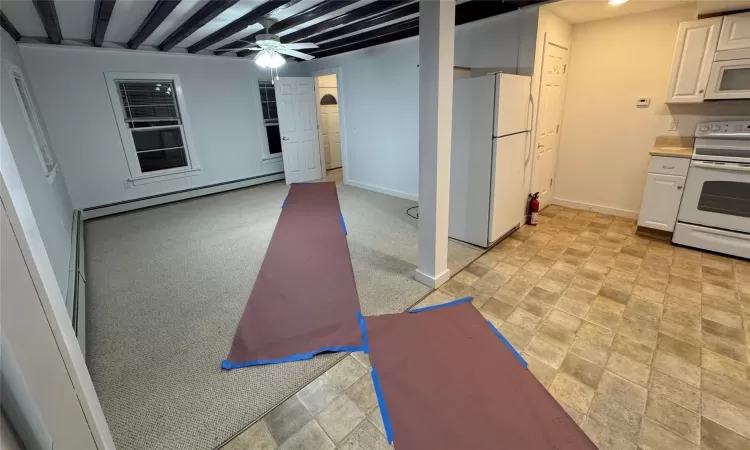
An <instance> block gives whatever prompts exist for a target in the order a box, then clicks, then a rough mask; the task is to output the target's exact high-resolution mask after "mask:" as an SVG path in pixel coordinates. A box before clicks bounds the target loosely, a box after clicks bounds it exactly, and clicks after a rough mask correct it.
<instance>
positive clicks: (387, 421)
mask: <svg viewBox="0 0 750 450" xmlns="http://www.w3.org/2000/svg"><path fill="white" fill-rule="evenodd" d="M371 374H372V384H373V385H374V386H375V397H377V399H378V406H380V415H381V416H383V426H384V427H385V437H386V438H387V439H388V443H389V444H393V428H391V418H390V417H389V416H388V408H387V407H386V405H385V397H383V389H381V388H380V379H379V378H378V371H377V370H375V367H373V368H372V372H371Z"/></svg>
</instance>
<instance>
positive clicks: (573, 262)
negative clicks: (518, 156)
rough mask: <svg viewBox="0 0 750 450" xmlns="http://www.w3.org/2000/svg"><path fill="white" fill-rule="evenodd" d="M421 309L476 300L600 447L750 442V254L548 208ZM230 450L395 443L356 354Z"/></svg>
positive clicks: (712, 449)
mask: <svg viewBox="0 0 750 450" xmlns="http://www.w3.org/2000/svg"><path fill="white" fill-rule="evenodd" d="M539 219H540V220H539V225H538V226H537V227H523V228H521V229H520V230H519V231H517V232H516V233H514V234H513V235H512V236H511V237H510V238H508V239H506V240H504V241H503V242H501V243H500V244H499V245H497V246H496V247H495V248H494V249H492V250H491V251H490V252H488V253H486V254H485V255H483V256H482V257H480V258H479V259H478V260H477V261H475V262H474V263H473V264H471V265H470V266H468V267H467V268H466V269H464V270H463V271H462V272H460V273H458V274H456V275H455V276H454V277H453V278H452V279H451V280H450V281H449V282H448V283H446V284H445V285H443V286H442V287H441V288H440V289H439V290H438V291H435V292H433V293H432V294H430V295H429V296H428V297H427V298H425V299H424V300H423V301H422V303H420V305H419V306H426V305H431V304H439V303H444V302H447V301H450V300H454V299H456V298H460V297H465V296H467V295H471V296H473V297H474V304H475V306H476V307H477V308H479V311H480V312H482V314H484V315H485V316H486V317H487V318H488V319H489V320H491V321H492V322H493V323H494V324H495V325H496V326H497V327H498V329H500V331H501V332H502V333H503V334H504V335H505V336H506V337H507V338H508V340H510V342H511V343H512V344H513V345H514V346H515V347H516V348H517V349H518V350H519V351H520V352H521V353H522V355H523V357H524V358H525V359H526V360H527V361H528V363H529V369H530V370H531V371H532V373H533V374H534V375H535V376H536V377H537V378H538V379H539V381H540V382H541V383H542V384H543V385H544V386H545V387H546V388H547V389H548V390H549V391H550V393H551V394H552V395H553V396H554V397H555V398H556V399H557V400H558V401H559V402H560V404H561V405H562V406H563V407H564V408H565V409H566V410H567V411H568V413H569V414H570V415H571V417H572V418H573V419H574V420H575V421H576V422H577V423H578V424H579V425H581V427H582V428H583V430H584V431H585V432H586V433H587V434H588V435H589V436H590V437H591V439H592V440H593V441H594V442H595V443H596V444H597V446H599V447H600V448H601V449H603V450H604V449H643V450H649V449H654V450H655V449H670V450H672V449H686V450H689V449H699V448H700V449H706V450H719V449H736V450H747V449H750V359H749V358H750V355H749V354H748V342H749V341H750V262H748V261H742V260H737V259H731V258H727V257H723V256H718V255H714V254H709V253H703V252H698V251H695V250H690V249H686V248H681V247H675V246H672V245H671V244H669V243H667V242H661V241H656V240H652V239H647V238H643V237H640V236H636V235H635V223H634V222H633V221H632V220H627V219H622V218H617V217H613V216H605V215H601V214H597V213H592V212H585V211H577V210H570V209H564V208H561V207H557V206H550V207H548V208H546V209H545V210H543V211H542V212H541V213H540V218H539ZM224 448H225V449H232V450H235V449H269V450H270V449H305V450H308V449H309V450H316V449H334V448H340V449H388V448H390V447H389V446H388V445H387V442H386V440H385V436H384V431H383V425H382V420H381V418H380V411H379V409H378V407H377V400H376V398H375V394H374V391H373V388H372V381H371V379H370V376H369V362H368V360H367V357H366V356H365V355H363V354H352V355H350V356H347V357H346V358H345V359H343V360H342V361H341V362H340V363H339V364H337V365H336V366H334V367H333V368H331V369H330V370H329V371H328V372H327V373H325V374H324V375H322V376H321V377H320V378H318V379H317V380H315V381H314V382H313V383H311V384H310V385H308V386H307V387H305V388H304V389H302V390H301V391H300V392H299V393H298V394H297V395H295V396H294V397H292V398H290V399H289V400H287V401H286V402H285V403H283V404H281V405H280V406H278V407H277V408H276V409H274V410H273V411H271V412H270V413H269V414H268V415H266V416H265V417H264V418H263V420H261V421H260V422H258V423H256V424H255V425H253V426H252V427H250V428H249V429H248V430H247V431H245V432H244V433H242V434H241V435H240V436H238V437H237V438H236V439H235V440H233V441H232V442H230V443H229V444H228V445H227V446H225V447H224Z"/></svg>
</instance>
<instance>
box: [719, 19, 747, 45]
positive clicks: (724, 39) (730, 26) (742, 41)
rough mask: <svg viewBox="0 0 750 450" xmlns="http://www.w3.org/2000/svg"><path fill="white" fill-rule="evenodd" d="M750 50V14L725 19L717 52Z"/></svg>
mask: <svg viewBox="0 0 750 450" xmlns="http://www.w3.org/2000/svg"><path fill="white" fill-rule="evenodd" d="M743 48H750V13H742V14H734V15H731V16H725V17H724V23H723V24H722V26H721V34H720V35H719V44H718V45H717V47H716V50H718V51H722V50H738V49H743Z"/></svg>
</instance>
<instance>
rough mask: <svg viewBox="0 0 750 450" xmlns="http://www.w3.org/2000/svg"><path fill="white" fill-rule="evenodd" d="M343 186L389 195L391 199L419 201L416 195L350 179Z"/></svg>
mask: <svg viewBox="0 0 750 450" xmlns="http://www.w3.org/2000/svg"><path fill="white" fill-rule="evenodd" d="M344 184H348V185H349V186H354V187H358V188H362V189H367V190H368V191H373V192H379V193H381V194H385V195H391V196H393V197H398V198H405V199H406V200H413V201H415V202H416V201H419V196H418V195H414V194H408V193H406V192H401V191H397V190H395V189H388V188H384V187H380V186H375V185H374V184H367V183H362V182H359V181H354V180H352V179H351V178H348V179H347V180H345V182H344Z"/></svg>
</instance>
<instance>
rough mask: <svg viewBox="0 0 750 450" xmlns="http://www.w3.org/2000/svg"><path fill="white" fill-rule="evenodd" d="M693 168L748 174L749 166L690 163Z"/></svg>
mask: <svg viewBox="0 0 750 450" xmlns="http://www.w3.org/2000/svg"><path fill="white" fill-rule="evenodd" d="M690 165H691V166H693V167H701V168H704V169H716V170H731V171H734V172H750V166H740V165H737V164H716V163H710V162H702V161H693V162H691V163H690Z"/></svg>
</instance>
